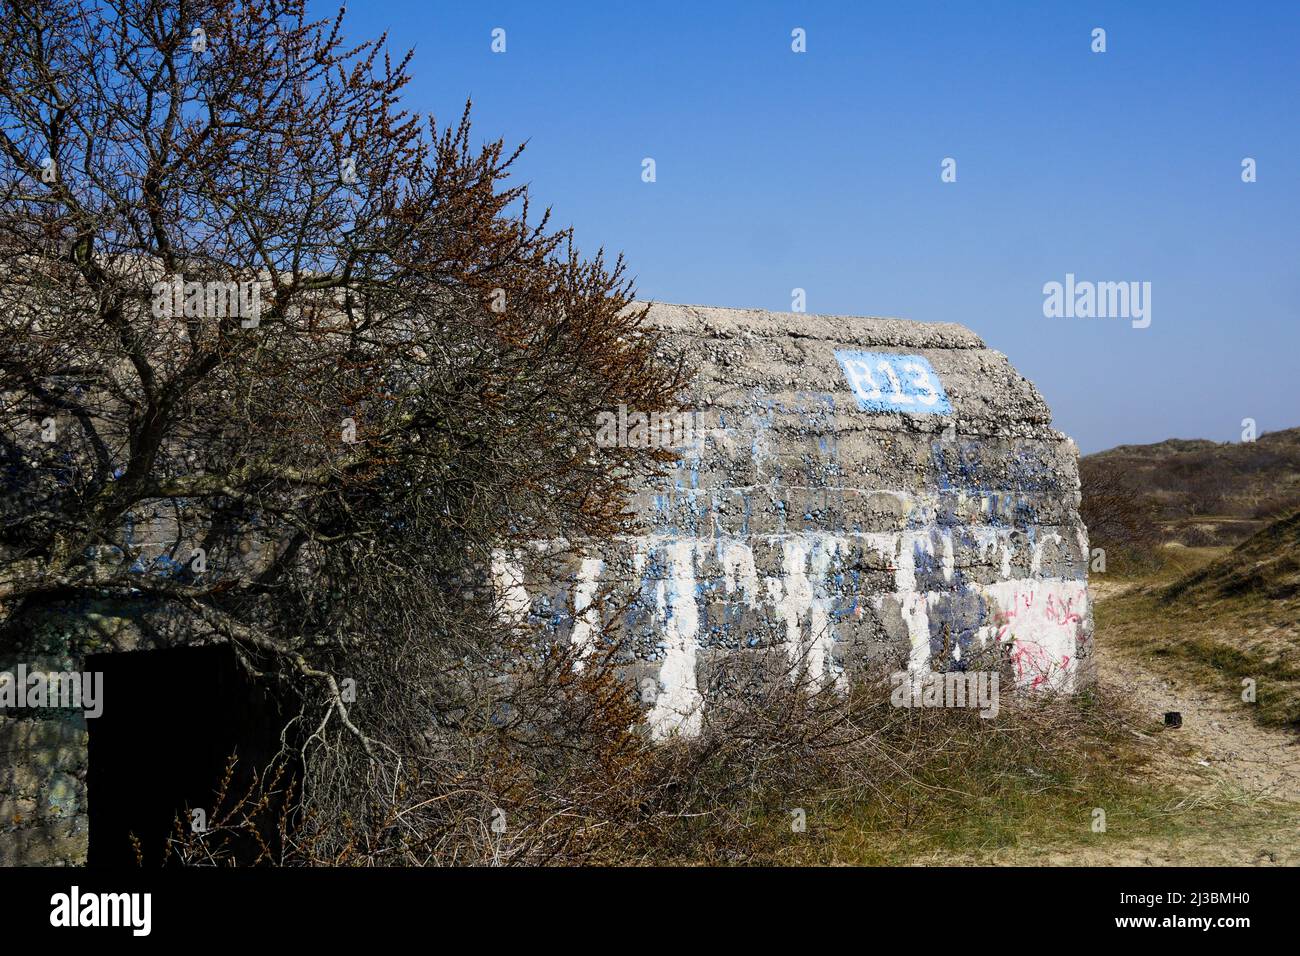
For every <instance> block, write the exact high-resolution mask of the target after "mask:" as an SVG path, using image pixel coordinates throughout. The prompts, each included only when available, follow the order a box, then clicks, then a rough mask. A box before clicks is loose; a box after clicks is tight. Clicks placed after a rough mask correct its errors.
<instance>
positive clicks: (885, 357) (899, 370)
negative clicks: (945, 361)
mask: <svg viewBox="0 0 1300 956" xmlns="http://www.w3.org/2000/svg"><path fill="white" fill-rule="evenodd" d="M835 358H836V359H837V360H838V361H839V363H840V368H842V369H844V377H845V379H847V380H848V383H849V389H850V390H851V391H852V392H853V397H854V398H855V399H857V402H858V408H860V409H862V410H863V411H864V412H923V413H926V414H933V415H951V414H952V406H951V405H949V404H948V396H947V395H945V394H944V391H943V383H942V382H940V381H939V376H938V375H936V374H935V372H934V369H932V368H931V367H930V363H929V362H928V361H926V360H925V358H924V357H922V356H920V355H894V354H893V353H891V352H852V351H848V350H837V351H836V352H835Z"/></svg>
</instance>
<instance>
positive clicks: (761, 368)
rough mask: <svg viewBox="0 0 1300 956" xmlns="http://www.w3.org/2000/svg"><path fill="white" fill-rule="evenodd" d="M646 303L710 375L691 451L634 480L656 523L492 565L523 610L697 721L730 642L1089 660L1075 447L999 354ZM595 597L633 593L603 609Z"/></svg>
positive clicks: (818, 320)
mask: <svg viewBox="0 0 1300 956" xmlns="http://www.w3.org/2000/svg"><path fill="white" fill-rule="evenodd" d="M648 322H649V324H650V325H651V326H652V327H653V328H656V329H658V330H660V331H661V332H662V333H663V334H664V336H665V338H666V344H667V348H668V350H669V351H670V352H672V353H678V354H684V355H685V356H686V358H687V360H688V362H690V363H691V364H692V365H693V366H694V367H695V368H696V369H697V374H696V376H695V379H694V382H693V384H692V386H691V388H690V391H689V396H688V401H689V411H690V413H691V414H692V422H693V425H694V427H693V428H692V434H691V435H690V440H689V441H688V442H686V443H684V444H683V446H682V447H681V448H680V449H679V451H680V454H681V458H680V461H679V462H678V463H677V465H676V467H674V468H673V469H672V470H671V472H670V473H669V474H667V475H666V476H664V477H663V478H662V479H661V480H658V481H656V482H653V483H651V484H650V485H648V486H646V487H644V488H643V489H641V490H640V491H638V492H637V494H636V495H635V496H634V498H633V501H632V508H633V510H634V512H635V514H636V515H637V517H638V518H639V519H640V521H641V523H642V526H643V527H644V529H645V533H643V534H638V535H634V536H627V537H624V538H620V539H619V540H616V541H611V542H604V543H601V544H599V545H592V544H587V545H582V544H579V545H576V546H573V545H566V546H565V547H564V548H563V549H559V548H555V547H548V546H539V549H538V552H537V553H535V554H529V555H524V554H519V553H514V554H506V553H499V554H498V555H497V556H496V558H497V559H496V563H495V566H494V573H495V579H496V582H497V585H498V593H500V594H501V595H502V598H503V605H504V607H505V608H506V610H507V611H508V612H509V613H511V614H513V615H514V616H515V617H517V618H519V619H521V620H522V619H528V620H531V621H533V622H534V623H540V624H542V625H543V626H546V627H549V628H552V629H554V630H555V631H557V632H558V633H560V634H562V635H567V636H568V639H570V640H572V641H574V642H575V643H578V644H583V645H590V646H595V644H596V642H599V641H612V642H614V643H615V644H616V645H617V654H618V657H619V659H620V660H622V661H623V662H624V663H625V664H626V667H627V671H628V674H629V676H630V677H632V679H634V680H636V681H637V682H638V684H639V686H640V687H641V688H642V696H643V699H644V700H645V701H646V703H647V708H648V712H647V718H648V720H649V723H650V727H651V729H652V731H653V732H654V734H655V735H656V736H658V737H665V736H669V735H672V734H675V733H682V734H688V735H689V734H694V733H696V732H698V731H699V729H700V726H701V721H702V718H703V715H704V714H705V712H706V711H707V708H708V705H709V698H710V695H711V694H712V693H714V692H715V690H716V688H714V679H715V675H716V673H717V672H718V667H717V665H718V664H720V663H722V662H723V661H724V660H727V659H732V660H734V659H736V658H737V655H741V656H743V655H751V656H757V657H764V658H767V659H769V660H772V659H775V660H777V661H785V662H787V663H788V665H789V667H790V668H798V669H802V670H803V671H804V672H805V673H807V674H808V675H810V676H811V677H812V678H813V679H815V680H818V681H833V682H835V683H837V684H840V685H844V684H846V683H847V682H848V681H849V680H851V679H852V677H853V672H854V670H855V668H857V667H858V666H860V665H861V664H862V663H863V662H865V661H879V660H885V661H893V662H895V663H896V664H897V666H898V667H899V668H904V667H906V668H908V669H910V670H913V671H923V670H949V669H954V668H955V669H963V668H968V667H969V668H981V669H987V668H990V667H998V668H999V669H1004V670H1005V671H1008V672H1009V675H1010V676H1013V677H1014V680H1015V682H1016V684H1017V685H1018V686H1023V687H1028V688H1040V689H1041V688H1051V689H1056V690H1064V691H1070V690H1074V689H1076V688H1078V687H1079V686H1081V685H1082V684H1083V683H1085V682H1086V681H1088V680H1089V679H1090V670H1091V668H1090V657H1091V650H1092V648H1091V634H1092V618H1091V611H1090V608H1089V603H1088V592H1087V566H1088V555H1089V549H1088V541H1087V532H1086V529H1085V528H1084V526H1083V523H1082V521H1081V520H1080V518H1079V510H1078V509H1079V480H1078V469H1077V454H1078V453H1077V449H1076V447H1075V445H1074V443H1073V442H1072V441H1071V440H1070V439H1069V438H1068V437H1067V436H1065V435H1063V434H1062V433H1060V432H1058V431H1057V430H1055V429H1054V428H1053V427H1052V425H1051V412H1050V410H1049V409H1048V407H1047V404H1046V402H1045V401H1044V400H1043V397H1042V395H1041V394H1040V393H1039V392H1038V390H1037V389H1036V388H1035V387H1034V386H1033V384H1032V383H1031V382H1029V381H1028V380H1027V379H1025V378H1024V377H1023V376H1021V375H1020V374H1019V373H1018V372H1017V371H1016V370H1015V369H1014V368H1013V367H1012V365H1011V364H1010V362H1009V361H1008V360H1007V358H1006V356H1005V355H1003V354H1002V353H1000V352H997V351H994V350H992V349H989V348H987V347H986V346H985V345H984V343H983V341H982V340H981V339H980V338H979V337H978V336H977V335H976V334H975V333H973V332H971V331H970V330H968V329H965V328H963V327H962V326H959V325H955V324H950V323H941V324H927V323H920V322H911V321H905V320H901V319H886V318H868V317H848V316H826V315H807V314H802V313H776V312H766V311H761V310H752V309H724V308H708V307H702V306H686V305H667V304H661V303H655V304H653V305H652V306H651V309H650V312H649V316H648ZM904 370H906V371H904ZM900 374H901V375H902V376H903V377H904V378H905V379H906V381H902V382H900ZM891 375H892V377H891ZM936 379H937V381H936ZM913 380H916V381H917V382H919V383H920V386H921V390H918V389H917V388H913V387H912V382H913ZM936 391H939V392H941V394H940V395H936V394H935V392H936ZM936 398H939V399H946V402H945V401H943V400H939V401H936V400H935V399H936ZM926 402H929V409H927V408H926V407H924V404H923V403H926ZM942 408H947V409H950V411H948V412H943V413H939V412H936V411H934V409H942ZM632 411H634V410H632ZM634 440H635V439H634ZM597 599H599V600H597ZM593 600H596V601H597V604H602V603H607V604H610V605H612V606H614V607H617V608H622V609H623V610H622V612H621V613H619V614H618V615H617V617H612V618H611V619H609V620H607V621H604V622H600V621H596V620H593V617H592V611H591V605H592V603H593ZM602 623H603V624H605V625H606V627H605V629H604V631H603V632H602V628H601V626H600V625H601V624H602ZM990 662H992V663H990Z"/></svg>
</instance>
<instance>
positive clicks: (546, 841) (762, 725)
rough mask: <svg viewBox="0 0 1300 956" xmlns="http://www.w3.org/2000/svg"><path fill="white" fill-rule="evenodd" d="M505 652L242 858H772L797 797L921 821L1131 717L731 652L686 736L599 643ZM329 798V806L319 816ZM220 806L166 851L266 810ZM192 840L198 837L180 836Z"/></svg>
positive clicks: (1065, 776)
mask: <svg viewBox="0 0 1300 956" xmlns="http://www.w3.org/2000/svg"><path fill="white" fill-rule="evenodd" d="M515 651H516V652H517V655H518V656H517V657H516V658H515V660H516V666H515V667H514V668H513V673H512V675H511V676H510V678H509V679H508V680H505V681H502V682H501V683H500V686H501V688H502V692H501V693H500V694H497V695H484V696H483V698H482V699H481V701H480V706H477V707H475V708H472V709H469V708H467V709H466V710H465V712H463V713H461V714H458V715H457V717H456V719H455V722H454V724H453V725H448V727H447V729H445V730H432V731H431V732H429V733H428V734H426V735H425V741H424V746H423V748H422V749H421V751H420V752H419V753H407V754H404V755H403V758H402V760H401V761H400V762H397V763H394V764H385V763H383V762H372V763H371V764H370V768H369V771H368V772H367V776H366V779H367V781H368V785H367V786H366V787H365V788H364V790H359V789H358V787H357V786H356V784H357V780H356V779H355V777H353V776H349V778H348V779H347V780H346V781H343V780H340V781H338V784H339V785H338V786H337V787H336V788H335V787H328V786H327V787H326V788H325V792H322V791H319V790H318V791H317V792H316V794H315V795H314V798H313V801H312V804H311V806H312V809H311V810H310V811H309V813H308V814H307V815H306V816H305V818H304V819H303V821H302V822H301V824H300V825H299V826H298V827H297V828H296V829H294V830H293V831H292V832H290V833H288V835H287V837H286V846H287V848H288V849H287V852H286V853H284V854H283V855H282V856H281V857H280V858H278V859H272V857H271V855H270V854H262V855H261V856H260V857H259V859H258V860H257V861H256V862H262V863H286V864H291V865H348V866H373V865H402V866H427V865H544V864H551V865H555V864H559V865H574V864H664V863H675V864H683V863H701V862H703V863H714V864H716V863H744V862H772V861H774V860H777V859H779V858H780V853H781V847H782V845H783V842H784V841H785V840H786V839H787V838H788V835H789V831H790V820H791V817H790V813H791V811H792V810H793V809H795V808H802V809H803V810H804V811H805V812H806V814H807V817H808V818H809V819H817V820H822V821H826V820H843V819H846V818H849V817H852V816H853V815H854V813H855V812H856V811H857V809H858V808H862V807H870V808H871V816H872V817H873V819H874V821H875V822H874V823H873V824H872V825H879V826H886V827H889V828H907V827H915V826H920V825H923V824H924V823H925V822H926V819H927V815H928V814H930V813H931V812H932V811H933V805H934V803H935V801H934V799H933V798H934V796H935V795H936V794H939V793H944V794H948V795H951V794H953V793H969V794H971V795H974V794H976V793H981V792H992V791H995V790H996V788H997V787H998V786H999V778H1000V777H1002V776H1003V775H1007V774H1017V775H1022V776H1023V775H1024V774H1026V773H1028V774H1030V775H1032V777H1033V778H1034V779H1035V780H1042V781H1043V783H1044V785H1049V784H1053V783H1060V782H1063V781H1069V780H1074V779H1078V778H1080V777H1083V776H1086V775H1087V772H1088V771H1087V764H1088V761H1089V760H1090V759H1093V757H1094V754H1095V751H1096V750H1097V749H1098V748H1103V747H1105V746H1107V741H1108V740H1113V739H1115V738H1116V737H1117V736H1118V735H1120V734H1123V733H1127V731H1126V727H1127V726H1128V724H1129V718H1128V717H1127V716H1126V715H1125V711H1124V708H1123V707H1117V706H1114V702H1107V704H1106V706H1104V707H1098V706H1095V704H1096V700H1095V698H1094V696H1093V695H1092V694H1091V693H1090V694H1089V695H1086V696H1084V697H1083V698H1070V697H1064V696H1051V695H1046V694H1040V693H1021V692H1014V691H1012V690H1011V689H1010V688H1011V685H1010V684H1009V683H1005V684H1003V685H1002V687H1003V689H1004V692H1003V693H1002V694H1001V695H1000V709H999V712H998V714H997V716H996V717H993V718H984V717H981V716H980V715H979V713H978V712H977V711H975V710H973V709H946V708H900V707H895V706H893V705H892V704H891V702H890V691H891V685H890V681H889V679H888V677H889V671H888V667H887V666H886V665H884V664H881V665H879V666H877V667H875V668H873V669H872V670H870V671H863V672H861V673H860V674H859V675H857V678H856V679H855V680H854V682H853V684H852V687H851V690H850V691H849V692H848V693H842V692H841V691H839V690H837V689H836V688H835V687H833V686H830V685H826V686H817V685H815V684H814V683H811V682H809V681H807V680H804V679H802V677H801V674H802V671H801V669H798V668H791V667H790V666H789V665H784V666H783V665H779V664H773V663H772V660H771V658H768V659H767V660H766V661H765V662H763V663H759V664H755V663H753V662H752V661H751V660H750V659H747V658H743V657H737V659H735V660H734V661H730V662H728V663H726V664H724V665H723V666H722V667H721V668H720V669H719V672H718V674H717V676H716V677H715V679H714V681H713V685H714V689H715V690H720V689H721V688H722V687H724V686H725V687H726V688H727V690H728V693H715V694H714V695H713V696H712V700H711V703H710V705H709V707H708V709H707V710H706V712H705V719H704V722H703V729H702V732H701V733H700V735H699V736H697V737H695V738H692V739H680V738H673V739H670V740H668V741H666V742H663V743H653V742H651V741H650V740H649V738H648V736H647V734H646V733H645V730H644V726H643V725H642V724H641V723H640V717H641V714H642V706H641V704H640V703H639V702H638V701H637V699H636V697H635V695H634V693H633V688H632V687H631V686H630V684H629V683H628V682H627V681H626V680H625V679H623V678H622V677H620V676H619V672H618V669H617V667H616V664H615V662H614V660H613V659H612V658H609V657H606V658H604V659H599V660H593V659H587V660H583V661H581V664H582V666H580V667H575V664H577V663H579V658H578V655H577V654H576V652H575V651H574V650H573V649H572V648H571V647H570V646H568V645H565V644H560V643H556V644H551V645H546V646H539V645H532V646H530V647H528V648H521V647H516V648H515ZM779 653H780V654H781V655H782V656H784V650H780V651H779ZM475 686H479V687H482V686H483V684H482V683H481V682H476V685H475ZM489 698H490V702H489ZM347 739H348V738H347V737H346V736H340V737H339V738H338V741H337V742H336V743H343V742H346V740H347ZM337 757H338V755H337V754H331V764H330V765H338V761H337ZM394 767H398V768H400V769H397V770H395V771H394V770H393V769H392V768H394ZM345 784H346V785H345ZM317 786H318V787H319V786H321V783H320V781H317ZM359 792H362V793H364V798H363V799H361V800H358V799H357V794H358V793H359ZM326 793H328V795H329V799H325V794H326ZM331 800H333V801H335V802H334V804H333V807H334V810H333V812H330V811H324V812H322V808H323V807H326V806H329V805H330V801H331ZM249 803H250V805H251V804H252V803H253V801H249ZM274 806H275V805H274V802H272V804H271V807H274ZM266 812H268V813H269V812H271V810H267V811H266ZM222 819H223V820H229V821H232V822H233V823H235V824H236V825H235V826H232V827H230V829H229V831H228V832H219V831H220V828H219V827H214V829H213V830H211V831H210V832H209V833H208V834H206V835H203V836H202V837H201V838H199V837H195V836H193V835H181V836H180V837H178V841H177V843H176V854H177V856H176V858H177V859H183V860H184V861H185V862H188V863H192V864H205V863H211V862H234V861H235V860H236V858H237V856H238V854H237V853H235V852H234V851H233V849H232V848H233V847H235V845H236V844H235V842H234V841H235V838H236V837H240V839H241V840H242V841H243V845H244V846H247V845H248V838H247V835H246V833H245V835H243V836H240V834H241V832H243V831H247V830H249V828H253V827H256V826H261V827H262V829H263V830H265V828H266V825H267V824H266V823H265V822H261V823H259V822H257V820H256V819H255V818H247V819H246V818H241V817H238V816H231V815H226V816H225V817H223V818H222ZM494 824H495V826H494ZM241 828H242V830H241ZM223 841H229V842H228V843H224V844H223ZM196 842H201V843H203V844H204V847H203V850H202V852H197V851H195V850H193V849H185V848H184V847H186V846H192V845H193V844H194V843H196ZM245 861H247V860H245Z"/></svg>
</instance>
